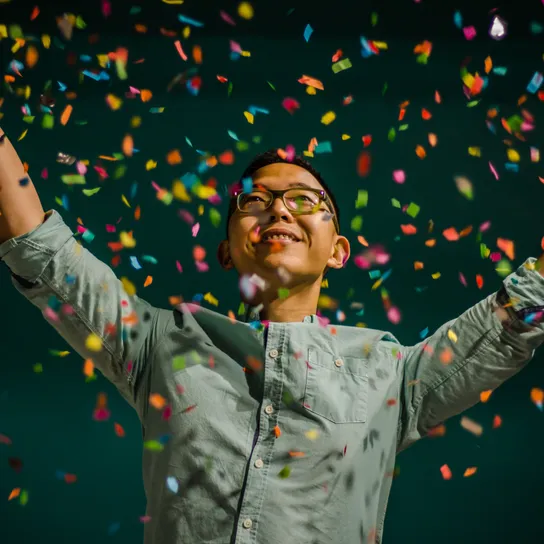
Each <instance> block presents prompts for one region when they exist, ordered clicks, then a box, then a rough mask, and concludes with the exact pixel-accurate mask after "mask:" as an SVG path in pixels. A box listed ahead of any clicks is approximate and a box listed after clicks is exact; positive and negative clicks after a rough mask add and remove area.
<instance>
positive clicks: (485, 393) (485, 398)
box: [480, 389, 493, 402]
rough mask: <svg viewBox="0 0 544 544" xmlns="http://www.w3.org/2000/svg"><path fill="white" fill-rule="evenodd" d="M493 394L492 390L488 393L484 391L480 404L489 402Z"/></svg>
mask: <svg viewBox="0 0 544 544" xmlns="http://www.w3.org/2000/svg"><path fill="white" fill-rule="evenodd" d="M491 393H493V390H492V389H489V390H488V391H482V392H481V393H480V402H487V401H488V400H489V398H490V397H491Z"/></svg>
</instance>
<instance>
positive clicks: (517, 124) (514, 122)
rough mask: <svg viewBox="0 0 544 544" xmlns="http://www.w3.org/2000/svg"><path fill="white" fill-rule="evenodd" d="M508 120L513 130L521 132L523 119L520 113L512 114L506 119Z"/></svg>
mask: <svg viewBox="0 0 544 544" xmlns="http://www.w3.org/2000/svg"><path fill="white" fill-rule="evenodd" d="M506 122H507V123H508V126H509V127H510V129H511V130H512V132H520V130H521V125H522V124H523V119H522V118H521V117H520V116H519V115H512V116H511V117H509V118H508V119H507V120H506Z"/></svg>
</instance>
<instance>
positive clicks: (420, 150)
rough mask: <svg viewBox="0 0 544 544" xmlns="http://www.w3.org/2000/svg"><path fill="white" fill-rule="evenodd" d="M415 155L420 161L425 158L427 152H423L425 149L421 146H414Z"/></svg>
mask: <svg viewBox="0 0 544 544" xmlns="http://www.w3.org/2000/svg"><path fill="white" fill-rule="evenodd" d="M416 155H417V156H418V157H419V158H420V159H424V158H425V157H426V156H427V152H426V151H425V148H424V147H423V146H422V145H418V146H416Z"/></svg>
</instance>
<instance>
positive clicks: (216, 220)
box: [210, 208, 221, 228]
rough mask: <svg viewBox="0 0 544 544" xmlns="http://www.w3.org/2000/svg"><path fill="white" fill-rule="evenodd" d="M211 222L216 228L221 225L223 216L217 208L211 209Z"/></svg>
mask: <svg viewBox="0 0 544 544" xmlns="http://www.w3.org/2000/svg"><path fill="white" fill-rule="evenodd" d="M210 222H211V224H212V225H213V226H214V227H216V228H217V227H218V226H219V225H220V224H221V214H220V213H219V212H218V211H217V210H216V209H215V208H210Z"/></svg>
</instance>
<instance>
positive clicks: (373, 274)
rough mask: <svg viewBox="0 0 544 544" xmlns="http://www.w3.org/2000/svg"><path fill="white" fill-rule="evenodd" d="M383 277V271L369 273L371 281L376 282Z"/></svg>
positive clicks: (370, 271)
mask: <svg viewBox="0 0 544 544" xmlns="http://www.w3.org/2000/svg"><path fill="white" fill-rule="evenodd" d="M381 275H382V272H381V270H369V271H368V277H369V278H370V279H371V280H376V279H378V278H379V277H380V276H381Z"/></svg>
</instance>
